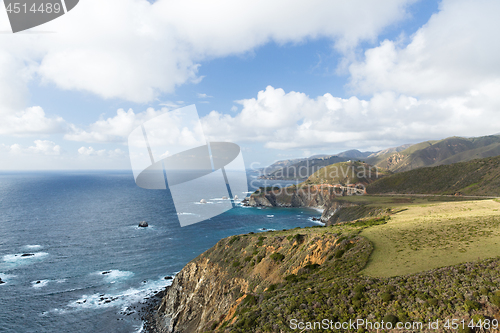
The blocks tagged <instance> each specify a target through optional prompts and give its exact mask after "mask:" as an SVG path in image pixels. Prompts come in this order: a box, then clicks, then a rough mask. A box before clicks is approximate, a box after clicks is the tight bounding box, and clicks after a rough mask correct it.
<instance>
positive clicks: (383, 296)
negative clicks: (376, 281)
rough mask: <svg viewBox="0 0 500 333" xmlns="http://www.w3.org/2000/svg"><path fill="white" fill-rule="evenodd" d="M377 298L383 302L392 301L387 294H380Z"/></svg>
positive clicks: (390, 296) (389, 294)
mask: <svg viewBox="0 0 500 333" xmlns="http://www.w3.org/2000/svg"><path fill="white" fill-rule="evenodd" d="M379 296H380V299H381V300H382V301H384V302H390V301H391V300H392V294H391V293H388V292H384V293H381V294H380V295H379Z"/></svg>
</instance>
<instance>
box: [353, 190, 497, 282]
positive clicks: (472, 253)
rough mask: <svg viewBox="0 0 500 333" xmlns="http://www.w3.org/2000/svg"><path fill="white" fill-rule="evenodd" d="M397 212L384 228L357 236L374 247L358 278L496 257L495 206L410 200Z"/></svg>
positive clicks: (479, 202) (485, 202)
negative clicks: (364, 275)
mask: <svg viewBox="0 0 500 333" xmlns="http://www.w3.org/2000/svg"><path fill="white" fill-rule="evenodd" d="M359 200H361V199H359ZM372 200H374V201H378V202H377V203H380V201H382V199H372ZM385 200H386V201H387V200H389V198H386V199H385ZM386 204H389V202H386ZM392 206H393V207H394V205H392ZM397 206H398V207H397V208H398V210H399V212H398V213H396V214H393V215H391V219H390V220H389V221H388V223H386V224H383V225H378V226H373V227H370V228H367V229H365V230H363V231H362V232H361V235H362V236H365V237H366V238H368V239H369V240H370V241H371V242H372V243H373V245H374V251H373V253H372V255H371V256H370V259H369V261H368V264H367V266H366V267H365V269H364V270H363V271H362V272H361V273H362V274H366V275H369V276H377V277H389V276H397V275H406V274H412V273H416V272H421V271H427V270H431V269H434V268H438V267H443V266H450V265H454V264H458V263H462V262H468V261H476V260H478V259H485V258H491V257H497V256H500V203H499V202H498V201H496V200H477V201H455V202H431V201H426V200H425V199H415V200H413V202H412V203H406V204H405V203H398V204H397Z"/></svg>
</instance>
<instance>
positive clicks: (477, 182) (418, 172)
mask: <svg viewBox="0 0 500 333" xmlns="http://www.w3.org/2000/svg"><path fill="white" fill-rule="evenodd" d="M468 157H470V155H467V158H468ZM366 191H367V193H368V194H378V193H407V194H412V193H417V194H456V193H460V194H463V195H480V196H500V156H497V157H489V158H483V159H475V160H471V161H467V162H460V163H454V164H447V165H440V166H435V167H425V168H419V169H415V170H410V171H405V172H399V173H395V174H392V175H390V176H387V177H384V178H381V179H379V180H377V181H375V182H373V183H371V184H369V185H368V186H367V187H366Z"/></svg>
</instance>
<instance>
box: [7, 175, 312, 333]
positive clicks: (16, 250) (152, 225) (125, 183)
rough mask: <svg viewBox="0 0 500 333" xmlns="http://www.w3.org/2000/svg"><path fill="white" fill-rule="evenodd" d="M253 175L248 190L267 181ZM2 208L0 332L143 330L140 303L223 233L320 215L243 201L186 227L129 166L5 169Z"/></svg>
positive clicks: (168, 201) (162, 195) (290, 224)
mask: <svg viewBox="0 0 500 333" xmlns="http://www.w3.org/2000/svg"><path fill="white" fill-rule="evenodd" d="M249 181H250V182H249V186H250V191H252V190H255V188H256V187H258V186H262V185H270V184H261V183H262V181H259V180H256V179H252V178H249ZM274 184H275V182H274V183H273V185H274ZM244 195H245V194H243V193H241V194H239V195H238V196H239V197H240V198H241V197H242V196H244ZM214 198H215V197H214ZM214 198H206V199H207V200H210V199H214ZM194 204H196V202H193V205H194ZM0 212H1V214H0V278H1V279H2V280H3V281H4V282H5V283H4V284H0V332H9V333H10V332H15V333H28V332H51V333H57V332H65V333H66V332H93V333H95V332H106V333H112V332H119V333H127V332H139V331H140V330H141V325H142V322H141V320H140V316H139V314H138V312H137V309H138V308H139V307H138V305H140V303H142V302H144V301H145V299H146V298H147V297H148V296H151V295H152V294H154V293H155V292H157V291H159V290H161V289H162V288H163V287H165V286H166V285H167V284H168V283H169V280H165V279H164V277H165V276H171V275H174V274H175V273H176V272H178V271H179V270H181V269H182V267H183V266H184V265H185V264H186V263H187V262H189V261H190V260H191V259H193V258H195V257H196V256H197V255H199V254H200V253H202V252H203V251H205V250H207V249H208V248H210V247H211V246H213V245H214V244H215V243H216V242H217V241H218V240H220V239H221V238H223V237H227V236H230V235H234V234H240V233H247V232H250V231H253V232H259V231H263V230H269V229H276V230H280V229H289V228H294V227H297V226H300V227H306V226H312V225H315V224H314V222H311V220H310V218H311V217H318V216H319V215H320V213H319V212H317V211H315V210H311V209H299V208H297V209H280V208H266V209H258V208H248V207H241V206H238V207H236V208H234V209H232V210H230V211H228V212H226V213H224V214H222V215H219V216H217V217H214V218H212V219H210V220H207V221H204V222H201V223H197V224H194V225H191V226H187V227H183V228H181V227H180V225H179V222H178V218H177V213H176V211H175V209H174V207H173V203H172V198H171V197H170V194H169V192H168V191H162V190H144V189H141V188H139V187H137V186H136V185H135V182H134V179H133V176H132V173H131V172H126V171H113V172H104V171H100V172H83V171H82V172H29V173H28V172H22V173H15V172H10V173H8V172H3V173H0ZM184 213H189V212H184ZM143 220H145V221H147V222H148V223H149V227H148V228H139V227H138V223H139V222H140V221H143ZM23 254H25V256H23ZM27 254H28V256H26V255H27Z"/></svg>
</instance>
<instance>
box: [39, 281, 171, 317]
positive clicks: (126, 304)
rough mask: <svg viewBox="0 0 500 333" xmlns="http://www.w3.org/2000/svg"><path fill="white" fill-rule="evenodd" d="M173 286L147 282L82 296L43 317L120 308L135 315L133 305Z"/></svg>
mask: <svg viewBox="0 0 500 333" xmlns="http://www.w3.org/2000/svg"><path fill="white" fill-rule="evenodd" d="M171 284H172V280H165V279H164V278H161V279H158V280H151V281H146V282H145V283H141V285H140V287H131V288H128V289H125V290H122V291H117V292H114V293H95V294H91V295H82V296H81V297H80V298H78V299H76V300H74V301H71V302H69V303H68V304H67V305H66V307H65V308H62V309H61V308H55V309H52V310H50V311H46V312H44V313H42V316H47V315H49V314H60V315H64V314H67V313H71V312H77V311H82V310H88V309H94V310H95V309H105V308H112V307H116V308H120V313H121V314H122V315H126V314H131V313H135V312H136V310H134V309H131V308H130V306H131V305H132V304H137V303H142V304H143V303H145V300H146V299H147V298H149V297H151V296H154V295H155V294H157V293H158V292H160V291H161V290H163V289H164V288H165V287H168V286H170V285H171Z"/></svg>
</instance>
